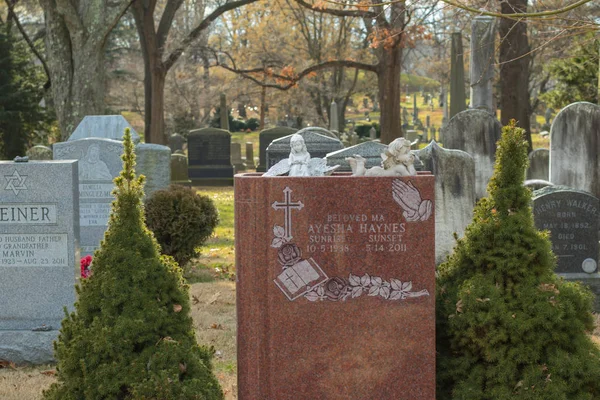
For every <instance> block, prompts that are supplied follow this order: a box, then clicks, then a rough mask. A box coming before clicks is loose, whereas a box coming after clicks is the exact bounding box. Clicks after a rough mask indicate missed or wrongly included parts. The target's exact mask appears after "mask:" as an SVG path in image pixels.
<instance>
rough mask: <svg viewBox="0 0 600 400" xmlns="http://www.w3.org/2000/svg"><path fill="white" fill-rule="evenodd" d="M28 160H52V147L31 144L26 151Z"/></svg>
mask: <svg viewBox="0 0 600 400" xmlns="http://www.w3.org/2000/svg"><path fill="white" fill-rule="evenodd" d="M26 155H27V157H29V159H30V160H52V149H51V148H50V147H47V146H42V145H37V146H33V147H32V148H30V149H29V150H27V153H26Z"/></svg>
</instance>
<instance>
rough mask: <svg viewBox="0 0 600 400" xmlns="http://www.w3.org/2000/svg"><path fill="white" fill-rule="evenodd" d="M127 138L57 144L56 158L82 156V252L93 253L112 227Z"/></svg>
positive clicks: (85, 253)
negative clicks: (115, 198)
mask: <svg viewBox="0 0 600 400" xmlns="http://www.w3.org/2000/svg"><path fill="white" fill-rule="evenodd" d="M122 154H123V142H121V141H119V140H112V139H101V138H88V139H79V140H73V141H68V142H61V143H56V144H54V159H55V160H79V163H78V166H79V226H80V238H81V239H80V242H79V243H80V245H81V246H80V247H81V255H82V256H84V255H88V254H90V255H92V254H93V253H94V250H96V249H97V248H98V247H99V245H100V241H101V240H102V239H103V238H104V232H105V231H106V228H107V227H108V218H109V216H110V205H111V203H112V201H113V200H114V196H113V195H112V194H111V192H112V191H113V189H114V184H113V179H114V178H115V177H117V176H118V175H119V173H120V172H121V168H122V165H123V162H122V160H121V155H122Z"/></svg>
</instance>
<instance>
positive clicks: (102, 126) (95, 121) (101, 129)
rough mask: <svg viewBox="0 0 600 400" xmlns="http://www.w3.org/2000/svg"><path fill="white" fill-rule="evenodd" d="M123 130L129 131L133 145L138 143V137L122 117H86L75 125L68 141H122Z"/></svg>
mask: <svg viewBox="0 0 600 400" xmlns="http://www.w3.org/2000/svg"><path fill="white" fill-rule="evenodd" d="M125 128H129V130H130V131H131V139H133V142H134V143H138V142H139V141H140V137H139V135H138V134H137V132H136V131H135V129H133V127H132V126H131V125H130V124H129V122H127V120H126V119H125V118H124V117H123V116H122V115H88V116H86V117H84V118H83V120H82V121H81V122H80V123H79V125H77V128H75V131H74V132H73V133H72V134H71V136H69V139H68V141H69V142H71V141H73V140H79V139H86V138H104V139H114V140H119V141H122V140H123V134H124V133H125Z"/></svg>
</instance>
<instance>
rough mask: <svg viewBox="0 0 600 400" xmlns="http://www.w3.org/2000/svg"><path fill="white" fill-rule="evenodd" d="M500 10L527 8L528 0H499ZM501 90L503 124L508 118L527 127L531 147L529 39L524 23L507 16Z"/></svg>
mask: <svg viewBox="0 0 600 400" xmlns="http://www.w3.org/2000/svg"><path fill="white" fill-rule="evenodd" d="M501 11H502V13H503V14H512V13H521V12H526V11H527V0H506V1H504V2H502V5H501ZM498 30H499V32H500V38H501V42H500V54H499V62H500V91H501V95H500V96H501V97H500V102H501V107H502V116H501V122H502V125H507V124H508V122H509V121H510V120H511V119H515V120H517V125H518V126H519V127H521V128H523V129H525V131H526V139H527V143H528V145H529V151H531V150H532V149H533V148H532V143H531V129H530V121H529V115H530V103H529V87H528V82H529V57H530V56H529V55H528V53H529V50H530V49H529V41H528V38H527V24H526V23H525V22H524V21H523V20H520V21H515V20H512V19H508V18H502V19H501V20H500V24H499V28H498Z"/></svg>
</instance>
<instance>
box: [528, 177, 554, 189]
mask: <svg viewBox="0 0 600 400" xmlns="http://www.w3.org/2000/svg"><path fill="white" fill-rule="evenodd" d="M523 186H525V187H528V188H530V189H531V190H538V189H543V188H545V187H547V186H554V184H553V183H552V182H550V181H545V180H543V179H527V180H526V181H525V182H523Z"/></svg>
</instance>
